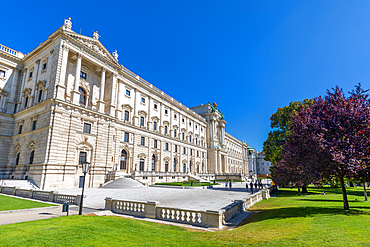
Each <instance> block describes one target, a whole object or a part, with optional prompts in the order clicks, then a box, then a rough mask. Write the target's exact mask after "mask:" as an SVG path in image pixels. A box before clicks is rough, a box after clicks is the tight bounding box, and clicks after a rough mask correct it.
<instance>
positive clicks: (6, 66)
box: [0, 18, 248, 190]
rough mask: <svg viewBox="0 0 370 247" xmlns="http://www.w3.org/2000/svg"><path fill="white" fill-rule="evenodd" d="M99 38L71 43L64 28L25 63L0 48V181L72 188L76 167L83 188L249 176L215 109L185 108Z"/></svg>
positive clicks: (240, 148) (239, 147)
mask: <svg viewBox="0 0 370 247" xmlns="http://www.w3.org/2000/svg"><path fill="white" fill-rule="evenodd" d="M99 38H100V35H99V34H98V32H94V33H93V37H87V36H84V35H80V34H77V33H75V32H74V31H73V30H72V22H71V19H70V18H69V19H66V20H65V22H64V25H63V26H62V27H60V28H59V29H57V30H56V31H55V32H54V33H52V34H51V35H50V36H49V37H48V39H47V40H46V41H44V42H43V43H41V44H40V45H39V46H38V47H37V48H35V49H34V50H33V51H31V52H30V53H28V54H26V55H24V54H22V53H20V52H18V51H15V50H12V49H10V48H8V47H5V46H2V45H0V142H1V145H0V178H14V179H31V180H33V181H34V182H35V183H36V184H37V185H38V186H39V187H40V188H41V189H48V190H52V189H54V188H72V187H78V186H79V185H80V181H81V177H82V175H83V173H82V165H81V164H82V163H83V162H89V163H90V170H89V173H88V175H87V186H88V187H98V186H101V185H102V184H104V183H105V182H107V181H109V180H111V179H116V178H119V177H120V176H134V177H135V178H136V179H138V180H140V181H141V182H143V183H146V184H150V183H154V182H160V181H162V182H163V177H164V176H165V177H166V181H168V182H170V181H181V180H184V178H185V179H189V178H193V179H198V178H200V177H202V178H207V179H209V178H211V177H212V176H213V177H214V174H223V173H237V174H246V173H248V157H247V145H246V143H245V142H240V141H239V140H237V139H236V138H234V137H233V136H231V135H229V134H227V133H225V123H226V121H225V120H224V116H223V115H222V114H221V112H220V111H219V110H218V109H217V105H215V104H213V105H212V104H210V103H208V104H205V105H200V106H198V107H193V108H188V107H186V106H184V105H183V104H181V103H180V102H178V101H176V100H175V99H174V98H172V97H171V96H169V95H167V94H165V93H164V92H163V91H161V90H159V89H158V88H156V87H154V86H153V85H152V84H150V83H149V82H147V81H145V80H143V79H142V78H141V77H140V76H138V75H136V74H134V73H133V72H131V71H129V70H128V69H126V68H125V67H124V66H122V65H121V64H120V63H119V62H118V53H117V51H114V52H113V53H110V52H108V51H107V49H106V48H105V47H104V46H103V45H102V43H101V42H100V41H99ZM148 174H151V179H148ZM212 174H213V175H212Z"/></svg>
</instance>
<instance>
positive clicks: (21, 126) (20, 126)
mask: <svg viewBox="0 0 370 247" xmlns="http://www.w3.org/2000/svg"><path fill="white" fill-rule="evenodd" d="M22 128H23V125H19V128H18V135H19V134H21V133H22Z"/></svg>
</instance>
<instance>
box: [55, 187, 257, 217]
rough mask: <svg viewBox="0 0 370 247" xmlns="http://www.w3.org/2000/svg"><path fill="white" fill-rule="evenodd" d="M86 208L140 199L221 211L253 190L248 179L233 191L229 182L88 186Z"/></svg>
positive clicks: (67, 191) (68, 191) (65, 191)
mask: <svg viewBox="0 0 370 247" xmlns="http://www.w3.org/2000/svg"><path fill="white" fill-rule="evenodd" d="M58 192H59V193H60V194H70V195H79V194H81V189H61V190H58ZM85 195H86V197H85V199H84V207H89V208H94V209H103V208H104V206H105V200H104V199H105V198H106V197H111V198H114V199H123V200H138V201H156V202H159V203H160V205H161V206H165V207H178V208H182V209H192V210H220V209H222V208H223V207H225V206H227V205H229V204H230V203H232V202H233V201H234V200H242V199H248V198H249V197H250V196H251V193H250V191H248V192H247V191H246V189H245V182H244V183H239V182H235V183H232V190H229V188H228V189H227V190H225V185H224V183H222V184H221V185H216V186H214V187H213V188H211V189H207V188H206V187H204V188H203V187H194V188H192V189H181V188H179V189H177V188H176V189H174V188H158V187H136V188H135V187H131V188H125V189H104V188H88V189H85Z"/></svg>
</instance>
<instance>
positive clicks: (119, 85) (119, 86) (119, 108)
mask: <svg viewBox="0 0 370 247" xmlns="http://www.w3.org/2000/svg"><path fill="white" fill-rule="evenodd" d="M122 86H123V84H122V83H120V82H119V80H117V110H116V118H118V120H122V103H121V97H122V96H123V93H122V92H123V90H122Z"/></svg>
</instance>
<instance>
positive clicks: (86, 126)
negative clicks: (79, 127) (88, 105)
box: [83, 123, 91, 134]
mask: <svg viewBox="0 0 370 247" xmlns="http://www.w3.org/2000/svg"><path fill="white" fill-rule="evenodd" d="M90 131H91V124H88V123H84V129H83V132H84V133H87V134H90Z"/></svg>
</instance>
